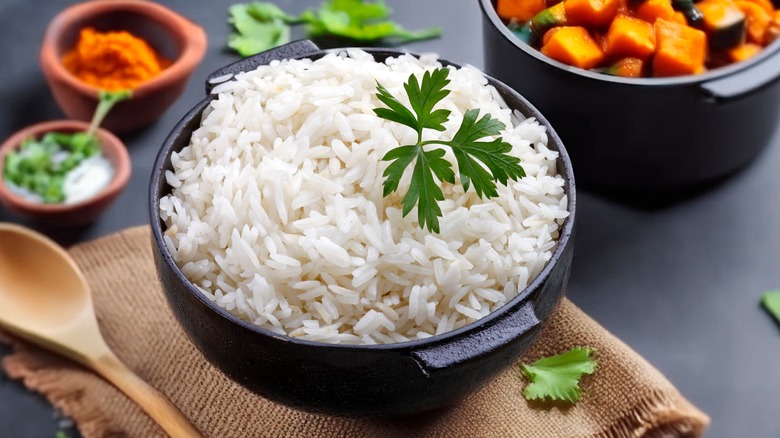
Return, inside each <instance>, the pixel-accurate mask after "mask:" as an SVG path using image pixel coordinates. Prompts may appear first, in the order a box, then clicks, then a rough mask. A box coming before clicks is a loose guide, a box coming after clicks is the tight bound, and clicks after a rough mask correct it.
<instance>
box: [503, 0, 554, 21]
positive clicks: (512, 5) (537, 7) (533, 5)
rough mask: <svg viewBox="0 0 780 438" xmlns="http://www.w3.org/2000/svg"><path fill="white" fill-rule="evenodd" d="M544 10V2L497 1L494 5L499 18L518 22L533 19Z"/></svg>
mask: <svg viewBox="0 0 780 438" xmlns="http://www.w3.org/2000/svg"><path fill="white" fill-rule="evenodd" d="M545 8H546V5H545V0H498V3H497V4H496V12H498V16H499V17H501V18H503V19H504V20H517V21H520V22H523V21H528V20H530V19H532V18H534V15H536V14H538V13H539V12H542V11H543V10H544V9H545Z"/></svg>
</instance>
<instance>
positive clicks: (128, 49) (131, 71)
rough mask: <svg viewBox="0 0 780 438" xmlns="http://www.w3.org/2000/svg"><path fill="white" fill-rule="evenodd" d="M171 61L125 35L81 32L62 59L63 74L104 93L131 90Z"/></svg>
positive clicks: (88, 30) (134, 37)
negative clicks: (102, 90) (69, 74)
mask: <svg viewBox="0 0 780 438" xmlns="http://www.w3.org/2000/svg"><path fill="white" fill-rule="evenodd" d="M170 64H171V63H170V61H168V60H166V59H164V58H162V57H160V56H159V55H158V54H157V53H156V52H155V51H154V49H152V48H151V47H150V46H149V44H147V43H146V41H144V40H143V39H141V38H138V37H136V36H134V35H132V34H131V33H129V32H127V31H110V32H98V31H96V30H95V29H93V28H91V27H87V28H84V29H82V30H81V33H80V34H79V39H78V42H77V43H76V45H75V47H73V49H71V50H70V51H68V52H67V53H65V55H63V57H62V65H63V66H64V67H65V69H66V70H68V71H69V72H71V73H72V74H73V75H75V76H76V77H78V78H79V79H81V80H82V81H84V82H86V83H88V84H91V85H94V86H96V87H99V88H101V89H104V90H121V89H131V90H132V89H134V88H136V87H137V86H138V85H139V84H141V83H142V82H145V81H147V80H149V79H151V78H153V77H155V76H157V75H158V74H160V72H162V71H163V70H164V69H165V68H166V67H168V66H169V65H170Z"/></svg>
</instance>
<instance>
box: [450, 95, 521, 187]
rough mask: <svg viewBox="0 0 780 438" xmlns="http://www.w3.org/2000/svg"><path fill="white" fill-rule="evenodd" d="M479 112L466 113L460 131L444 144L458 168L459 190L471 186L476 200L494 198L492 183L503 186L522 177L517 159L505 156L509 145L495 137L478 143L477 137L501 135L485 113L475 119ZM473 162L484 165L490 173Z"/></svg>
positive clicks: (501, 125)
mask: <svg viewBox="0 0 780 438" xmlns="http://www.w3.org/2000/svg"><path fill="white" fill-rule="evenodd" d="M478 116H479V110H476V109H471V110H468V111H466V114H465V115H464V117H463V123H462V124H461V125H460V129H458V132H457V133H455V137H453V139H452V141H450V142H448V143H447V144H448V145H449V146H450V147H452V150H453V153H454V154H455V159H456V160H457V161H458V169H460V180H461V183H462V184H463V188H464V189H466V190H468V189H469V183H470V182H473V183H474V190H475V191H476V192H477V195H479V196H480V197H483V196H484V197H487V198H494V197H496V196H498V192H497V191H496V184H495V182H494V180H496V181H499V182H500V183H501V184H504V185H506V184H507V182H508V180H510V179H511V180H517V179H518V178H522V177H524V176H525V171H524V170H523V168H522V167H520V159H519V158H517V157H513V156H511V155H508V152H510V151H511V150H512V145H510V144H509V143H507V142H505V141H503V140H502V139H501V138H497V139H495V140H493V141H489V142H484V141H479V139H481V138H485V137H489V136H495V135H498V134H500V133H501V130H502V129H504V128H505V125H504V124H503V123H501V122H500V121H498V120H496V119H494V118H492V117H491V116H490V114H485V115H484V116H482V118H481V119H479V120H477V117H478ZM477 160H479V161H481V162H482V163H484V165H485V166H487V168H488V169H490V173H489V172H487V171H486V170H485V168H484V167H482V166H481V165H480V164H479V163H478V162H477Z"/></svg>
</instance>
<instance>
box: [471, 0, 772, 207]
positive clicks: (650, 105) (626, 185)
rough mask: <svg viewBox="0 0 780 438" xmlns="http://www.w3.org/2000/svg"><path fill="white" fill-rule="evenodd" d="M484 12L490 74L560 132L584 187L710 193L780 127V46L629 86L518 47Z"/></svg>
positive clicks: (491, 12) (492, 14) (487, 8)
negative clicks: (701, 71)
mask: <svg viewBox="0 0 780 438" xmlns="http://www.w3.org/2000/svg"><path fill="white" fill-rule="evenodd" d="M478 1H479V3H480V5H481V7H482V17H483V34H484V39H483V41H484V56H485V71H486V72H487V73H488V74H490V75H492V76H494V77H496V78H498V79H500V80H502V81H504V82H506V83H507V84H508V85H509V86H510V87H513V88H514V89H515V90H517V91H518V92H520V93H521V94H522V95H523V96H525V97H526V98H528V100H530V101H531V102H532V103H533V104H534V105H535V106H537V107H538V108H539V110H540V111H542V113H544V114H545V115H546V116H547V118H548V119H549V120H550V123H552V124H553V126H555V129H556V131H557V132H558V134H559V135H560V136H561V138H562V139H563V141H564V143H565V144H566V146H567V148H568V150H569V153H570V154H571V159H572V162H573V163H574V166H575V167H576V168H577V182H578V183H579V184H580V186H582V187H585V188H589V189H597V190H602V191H630V192H635V193H642V192H655V193H659V192H671V191H677V190H680V189H690V188H694V187H697V186H703V185H707V184H709V183H711V182H714V181H717V180H720V179H722V178H724V177H726V176H728V175H730V174H732V173H734V172H736V171H737V170H739V169H741V168H742V167H744V166H745V165H746V164H748V163H749V162H750V161H751V160H752V159H753V158H754V157H756V156H757V155H758V153H759V152H760V151H761V150H762V149H763V148H764V147H765V146H766V145H767V144H768V143H769V140H770V139H771V138H772V135H773V133H774V132H775V128H776V127H777V124H778V121H779V120H780V118H779V117H778V116H780V81H779V80H778V79H780V41H775V42H774V43H773V44H771V45H769V46H768V47H767V48H765V49H764V50H763V51H762V52H761V54H760V55H758V56H756V57H754V58H752V59H750V60H747V61H743V62H740V63H736V64H733V65H730V66H728V67H723V68H719V69H714V70H711V71H710V72H708V73H705V74H701V75H691V76H680V77H673V78H621V77H616V76H609V75H605V74H599V73H594V72H590V71H586V70H582V69H578V68H574V67H571V66H568V65H566V64H563V63H561V62H558V61H555V60H553V59H551V58H548V57H547V56H545V55H543V54H542V53H541V52H539V51H538V50H536V49H534V48H533V47H531V46H529V45H528V44H526V43H523V42H521V41H520V40H518V39H517V38H516V37H515V36H514V35H513V34H512V32H511V31H510V30H509V29H507V27H506V26H505V25H504V23H503V22H502V21H501V19H500V18H499V16H498V14H497V13H496V10H495V7H494V4H495V0H478Z"/></svg>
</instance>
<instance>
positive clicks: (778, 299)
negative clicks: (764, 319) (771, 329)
mask: <svg viewBox="0 0 780 438" xmlns="http://www.w3.org/2000/svg"><path fill="white" fill-rule="evenodd" d="M761 303H762V304H763V305H764V308H765V309H766V310H767V312H769V313H770V314H771V315H772V316H774V317H775V319H776V320H777V322H778V324H780V290H772V291H768V292H764V295H763V296H762V297H761Z"/></svg>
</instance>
